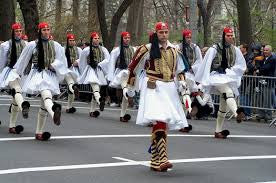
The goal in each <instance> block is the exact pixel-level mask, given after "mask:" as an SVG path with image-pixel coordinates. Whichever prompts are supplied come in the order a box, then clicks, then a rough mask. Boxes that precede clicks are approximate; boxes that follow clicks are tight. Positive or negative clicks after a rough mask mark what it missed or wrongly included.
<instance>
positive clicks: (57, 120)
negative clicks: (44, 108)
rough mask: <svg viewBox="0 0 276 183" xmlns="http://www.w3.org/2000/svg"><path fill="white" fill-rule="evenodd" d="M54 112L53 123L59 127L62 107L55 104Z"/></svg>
mask: <svg viewBox="0 0 276 183" xmlns="http://www.w3.org/2000/svg"><path fill="white" fill-rule="evenodd" d="M52 110H53V111H54V117H53V121H54V123H55V125H57V126H59V125H60V116H61V105H60V104H58V103H56V102H54V105H53V107H52Z"/></svg>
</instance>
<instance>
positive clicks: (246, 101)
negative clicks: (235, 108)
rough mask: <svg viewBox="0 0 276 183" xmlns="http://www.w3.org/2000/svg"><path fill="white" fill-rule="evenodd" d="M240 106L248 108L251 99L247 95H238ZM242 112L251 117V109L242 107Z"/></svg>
mask: <svg viewBox="0 0 276 183" xmlns="http://www.w3.org/2000/svg"><path fill="white" fill-rule="evenodd" d="M240 105H241V106H250V105H251V97H250V96H249V95H248V94H243V95H240ZM244 112H245V115H246V116H250V115H251V109H250V108H248V107H244Z"/></svg>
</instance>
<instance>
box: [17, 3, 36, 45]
mask: <svg viewBox="0 0 276 183" xmlns="http://www.w3.org/2000/svg"><path fill="white" fill-rule="evenodd" d="M17 1H18V2H19V5H20V9H21V11H22V14H23V18H24V23H25V31H26V34H27V35H28V37H29V40H34V39H36V38H37V25H38V22H39V16H38V8H37V4H36V0H17Z"/></svg>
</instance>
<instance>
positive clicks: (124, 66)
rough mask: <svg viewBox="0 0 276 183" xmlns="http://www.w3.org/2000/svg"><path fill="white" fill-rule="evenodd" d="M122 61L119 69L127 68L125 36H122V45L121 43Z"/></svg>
mask: <svg viewBox="0 0 276 183" xmlns="http://www.w3.org/2000/svg"><path fill="white" fill-rule="evenodd" d="M119 57H120V62H119V66H118V67H119V69H126V68H127V64H126V58H125V52H124V39H123V36H121V45H120V55H119Z"/></svg>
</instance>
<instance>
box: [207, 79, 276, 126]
mask: <svg viewBox="0 0 276 183" xmlns="http://www.w3.org/2000/svg"><path fill="white" fill-rule="evenodd" d="M239 92H240V95H239V96H238V97H237V102H238V105H239V106H240V107H243V108H244V109H246V110H251V111H252V110H257V111H261V110H263V111H265V113H271V114H272V113H273V112H274V111H276V77H263V76H249V75H244V76H243V77H242V80H241V86H240V88H239ZM212 97H213V101H214V104H215V105H218V104H219V98H220V97H219V96H218V95H212ZM273 124H274V125H276V118H275V117H274V119H273V117H272V121H271V123H270V126H272V125H273Z"/></svg>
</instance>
